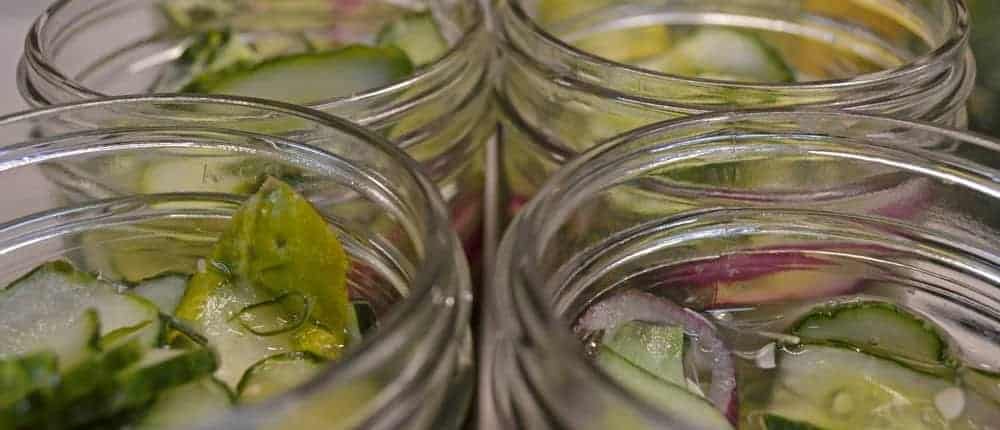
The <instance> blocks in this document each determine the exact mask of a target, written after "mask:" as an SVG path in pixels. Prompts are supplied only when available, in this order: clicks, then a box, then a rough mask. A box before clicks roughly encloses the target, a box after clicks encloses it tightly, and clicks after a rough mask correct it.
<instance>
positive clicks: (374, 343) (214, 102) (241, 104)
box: [0, 94, 471, 422]
mask: <svg viewBox="0 0 1000 430" xmlns="http://www.w3.org/2000/svg"><path fill="white" fill-rule="evenodd" d="M163 105H181V106H184V105H187V106H220V107H231V108H237V109H241V108H242V109H249V110H252V111H253V112H264V113H267V114H276V115H282V116H287V117H293V118H298V119H302V120H304V121H307V122H308V123H310V124H312V125H316V126H320V127H325V128H330V129H333V130H336V131H337V132H339V133H343V134H345V135H347V136H349V137H352V138H355V139H357V140H358V141H359V142H365V143H367V144H369V145H370V146H372V147H374V148H376V149H377V150H378V151H379V152H381V153H382V154H384V155H385V156H387V157H388V158H389V159H390V160H392V163H393V165H394V167H395V168H398V169H400V170H402V171H404V172H405V174H406V176H405V177H406V178H408V179H407V181H412V182H413V184H414V186H415V188H416V189H417V190H418V192H419V194H418V195H417V196H416V198H415V199H414V204H416V205H418V209H419V210H420V211H421V212H424V213H427V214H429V216H428V217H427V219H426V220H425V221H424V222H423V223H422V226H421V227H422V231H423V233H422V234H421V236H422V237H421V238H420V239H421V240H423V241H424V246H425V247H426V249H427V252H425V253H424V259H423V261H422V263H423V264H421V265H420V267H418V268H417V271H416V273H415V274H414V276H413V277H412V280H411V281H410V283H409V284H410V289H409V294H407V295H406V296H405V297H404V298H403V300H401V301H400V303H398V304H395V305H394V306H393V307H394V309H393V312H392V315H390V318H388V319H387V320H386V321H385V322H380V329H379V330H378V331H377V332H376V333H375V334H374V335H373V336H372V337H371V338H368V339H365V341H364V342H363V343H361V344H360V345H358V346H357V347H355V348H351V349H349V350H348V351H346V353H345V355H344V356H343V357H342V358H341V359H339V360H337V361H335V362H333V363H331V364H330V365H329V366H328V367H326V368H325V369H324V370H323V371H321V372H320V373H319V374H318V375H317V376H316V377H315V378H314V379H312V380H310V381H309V382H307V383H306V384H303V385H302V386H299V387H297V388H295V389H293V390H291V391H289V392H286V393H284V394H281V395H279V396H276V397H274V398H271V399H268V400H267V401H265V402H262V403H261V404H260V405H254V406H251V407H245V408H240V409H239V410H236V411H231V412H227V413H225V414H223V415H222V419H224V420H225V421H223V422H228V420H229V419H240V417H244V416H250V417H259V416H266V413H265V412H264V411H275V410H279V409H280V408H281V407H282V405H287V404H290V403H294V402H296V401H299V400H301V399H305V398H308V397H309V396H310V395H313V394H314V393H315V392H317V391H323V390H325V389H329V388H330V387H332V386H335V385H336V384H337V383H338V382H339V381H341V380H342V379H343V378H344V377H345V375H355V374H358V373H363V372H364V370H365V369H367V368H371V367H372V363H377V362H381V361H384V360H386V359H388V358H389V357H391V355H392V354H391V348H396V347H398V345H397V344H398V343H399V342H398V341H394V340H392V339H394V338H399V337H401V336H403V337H405V335H407V334H408V333H409V332H411V331H414V330H424V329H425V328H424V327H422V326H418V325H416V324H417V323H416V322H414V321H413V318H410V317H407V316H409V315H413V314H417V313H419V312H422V311H424V312H426V309H430V306H428V303H432V302H433V301H434V300H435V297H436V296H439V295H440V294H441V291H440V290H441V286H442V285H444V286H445V287H446V288H454V289H455V290H456V291H449V292H447V294H449V295H453V296H454V297H455V298H456V301H459V302H462V303H465V302H466V301H467V300H466V299H467V297H466V296H467V295H468V294H469V291H470V289H471V286H470V284H469V279H468V273H467V270H468V269H467V267H466V262H465V260H464V258H462V257H461V255H460V251H458V250H459V249H460V247H459V245H458V242H457V238H456V237H455V235H454V233H452V231H451V228H450V225H449V224H448V221H447V220H448V212H447V210H446V208H445V205H444V202H443V200H442V199H441V197H440V194H438V193H437V191H436V189H435V188H434V186H433V185H432V184H431V182H430V181H429V180H428V179H427V178H426V177H425V176H424V174H423V173H421V171H420V169H419V166H418V165H417V164H416V162H415V161H414V160H413V159H412V158H410V157H408V156H407V155H406V154H405V153H404V152H403V151H402V150H401V149H399V148H398V147H397V146H396V145H393V144H391V143H390V142H389V141H387V140H386V139H385V138H383V137H381V136H378V135H377V134H375V133H373V132H371V131H369V130H367V129H365V128H364V127H361V126H360V125H357V124H355V123H352V122H350V121H347V120H344V119H342V118H338V117H336V116H333V115H329V114H326V113H323V112H319V111H315V110H312V109H308V108H305V107H301V106H297V105H293V104H288V103H282V102H276V101H271V100H263V99H255V98H248V97H233V96H198V95H163V94H151V95H141V96H117V97H109V98H102V99H97V100H88V101H82V102H73V103H64V104H58V105H52V106H49V107H45V108H41V109H34V110H27V111H22V112H17V113H13V114H8V115H4V116H0V130H2V129H4V128H5V127H13V126H17V125H20V124H22V123H27V124H34V123H37V122H40V121H44V120H45V119H46V118H49V117H58V116H60V115H63V114H67V113H74V112H86V111H88V110H93V109H103V108H106V107H108V106H114V107H122V106H123V107H129V106H163ZM235 116H239V115H235ZM223 117H225V115H223ZM208 124H210V123H208ZM86 125H88V126H89V125H91V124H86ZM191 125H192V127H199V128H202V129H204V128H205V125H204V124H199V123H197V122H192V124H191ZM93 126H94V128H95V129H97V130H100V129H101V127H100V126H99V125H98V124H93ZM144 128H145V127H144V126H140V127H126V128H115V129H114V130H115V132H116V133H127V132H129V131H130V130H134V131H141V130H142V129H144ZM210 128H211V130H212V132H213V133H222V134H226V133H227V132H228V133H238V132H239V131H238V130H234V129H226V128H218V127H210ZM109 129H110V128H109ZM53 139H58V135H56V136H45V137H44V138H42V139H41V140H38V141H34V142H35V143H32V142H33V140H32V139H28V140H26V141H20V142H17V143H15V145H17V147H18V150H19V151H18V152H17V153H12V151H9V150H8V149H6V148H5V147H0V171H2V170H12V169H18V168H20V167H23V166H25V165H31V164H32V162H27V163H25V162H24V160H22V159H21V155H22V154H21V153H20V150H22V149H31V148H30V146H37V145H46V144H47V143H48V142H51V141H52V140H53ZM272 144H274V143H272ZM283 145H284V146H285V147H287V149H288V150H293V151H295V152H296V153H297V154H296V155H297V156H298V157H306V158H308V159H310V160H312V162H316V163H324V161H323V160H324V159H326V160H330V161H333V160H343V158H342V157H339V156H337V155H335V154H333V153H331V152H328V151H326V150H325V149H323V148H321V147H317V146H312V145H309V144H305V143H299V142H295V140H294V138H292V139H290V140H287V141H285V144H283ZM56 153H58V151H57V152H56ZM47 158H50V157H47ZM70 210H72V209H70ZM64 211H65V209H56V210H54V211H46V212H41V213H32V214H29V215H27V216H24V217H20V218H16V219H14V220H4V221H2V223H0V224H2V225H5V226H7V227H10V226H12V225H14V226H16V225H17V224H20V223H24V222H27V223H30V222H31V220H32V219H35V218H37V217H38V216H39V215H40V214H41V215H42V217H45V216H46V215H51V214H50V213H49V212H64ZM15 228H16V227H15ZM447 249H452V250H455V252H435V251H437V250H447ZM450 278H454V279H457V280H458V282H457V285H453V284H455V282H452V280H451V279H450ZM456 308H457V310H456V312H455V314H454V315H446V314H445V313H440V312H438V313H436V314H435V315H437V316H436V317H435V318H441V317H447V318H450V319H454V320H456V321H459V322H460V323H461V322H462V321H466V320H467V319H468V316H469V314H468V313H469V310H468V306H464V307H463V305H461V304H460V305H456ZM250 419H251V420H252V419H253V418H250Z"/></svg>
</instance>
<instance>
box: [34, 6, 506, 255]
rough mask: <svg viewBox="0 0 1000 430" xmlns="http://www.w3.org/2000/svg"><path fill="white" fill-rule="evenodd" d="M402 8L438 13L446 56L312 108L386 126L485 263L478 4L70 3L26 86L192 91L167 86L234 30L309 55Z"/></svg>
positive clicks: (65, 98)
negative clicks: (197, 49)
mask: <svg viewBox="0 0 1000 430" xmlns="http://www.w3.org/2000/svg"><path fill="white" fill-rule="evenodd" d="M389 10H392V11H394V12H387V11H389ZM399 10H401V11H402V12H399ZM397 12H398V13H400V14H403V15H404V16H409V15H408V14H427V15H426V16H428V17H430V19H433V22H434V23H433V25H434V26H436V28H437V29H439V30H440V33H441V36H442V37H443V38H444V41H443V42H444V43H446V44H447V47H446V52H445V53H444V54H442V55H441V56H439V57H437V58H434V59H423V61H422V62H421V63H422V64H419V65H415V68H414V69H413V71H412V73H410V74H409V75H407V76H405V77H404V78H402V79H400V80H398V81H397V82H394V83H391V84H386V85H380V86H377V87H374V88H368V89H365V90H361V91H358V92H354V93H352V94H350V95H347V96H335V95H327V96H324V94H322V89H317V91H318V92H320V93H318V94H316V99H318V101H316V102H312V103H308V104H306V106H307V107H310V108H313V109H317V110H320V111H323V112H326V113H330V114H333V115H336V116H339V117H343V118H347V119H349V120H352V121H354V122H357V123H360V124H361V125H363V126H365V127H368V128H370V129H372V130H375V131H376V132H377V133H379V134H381V135H383V136H385V137H388V138H389V140H391V141H393V142H395V143H396V144H397V145H398V146H400V147H401V148H403V149H404V150H405V151H406V152H407V153H409V154H410V155H411V156H413V157H414V158H416V159H417V161H418V162H420V164H421V165H422V168H423V169H424V172H425V173H426V174H427V176H428V177H430V179H431V180H432V181H433V182H434V183H435V184H437V186H438V189H439V190H440V191H441V192H442V194H443V195H444V196H445V201H446V202H447V203H448V205H449V207H450V211H451V216H452V219H453V221H454V222H453V224H454V227H455V228H456V230H458V232H459V236H460V237H461V238H462V240H463V243H464V244H465V247H466V248H467V250H468V251H469V253H470V260H471V261H477V259H478V254H479V252H480V248H481V236H482V234H483V232H482V223H483V218H484V213H483V196H484V186H485V185H484V177H485V167H486V164H485V158H486V143H487V141H488V140H489V139H490V138H491V137H492V136H493V134H494V132H495V129H496V127H495V120H494V113H493V109H492V102H491V94H490V91H489V89H488V88H489V87H490V85H489V84H490V82H489V78H488V75H489V69H490V62H491V55H490V54H491V53H492V50H491V47H492V41H491V36H490V34H489V33H488V32H487V30H486V26H485V25H484V19H485V18H484V11H483V10H482V8H481V7H480V5H479V3H478V2H475V1H444V0H441V1H439V0H428V1H407V2H396V1H388V0H386V1H380V0H364V1H340V0H336V1H326V0H306V1H299V2H283V1H277V0H224V1H217V2H202V1H190V0H141V1H134V0H114V1H102V0H67V1H61V2H57V3H56V4H55V5H53V6H52V7H51V8H49V9H48V10H47V11H46V12H45V13H44V14H43V15H42V16H41V17H39V18H38V20H37V21H36V22H35V24H34V26H33V27H32V28H31V30H30V32H29V34H28V36H27V40H26V45H25V52H24V56H23V58H22V61H21V64H20V67H19V73H18V74H19V77H18V81H19V86H20V90H21V93H22V95H23V97H24V99H25V100H27V102H28V103H29V104H30V105H32V106H36V107H40V106H47V105H53V104H59V103H65V102H73V101H78V100H82V99H90V98H95V97H105V96H117V95H126V94H147V93H151V92H161V91H163V90H164V89H167V90H168V91H169V92H175V91H182V90H183V89H177V88H172V87H171V85H169V84H166V85H164V84H163V82H164V81H169V80H170V79H168V78H169V77H171V76H174V75H173V74H175V73H176V70H178V69H183V68H184V67H185V64H186V63H185V62H188V61H191V57H192V56H195V57H197V56H198V55H200V54H197V53H194V54H191V53H187V52H186V51H187V49H188V48H189V47H191V46H193V45H197V44H199V43H204V39H201V38H204V37H213V36H216V35H218V34H223V35H224V36H219V39H220V40H230V39H227V37H231V38H233V39H236V40H240V41H243V42H245V43H246V45H247V46H251V47H253V49H254V50H255V52H259V53H261V54H260V55H273V54H275V53H279V54H281V55H286V54H295V53H299V52H308V51H310V50H311V49H314V48H315V47H316V46H320V45H322V46H326V45H329V44H333V43H364V44H371V43H374V42H373V40H374V39H375V38H376V37H377V34H376V33H377V32H378V31H379V28H380V27H379V24H380V23H382V21H383V20H384V18H385V17H387V16H395V15H392V14H397ZM213 31H214V32H216V33H213ZM219 32H223V33H219ZM206 35H207V36H206ZM218 43H226V42H224V41H220V42H218ZM199 46H200V45H199ZM232 49H234V50H241V52H242V50H244V49H247V48H246V46H243V45H239V48H232ZM324 49H325V48H324ZM219 55H228V54H226V53H225V52H223V54H219ZM233 55H235V54H233ZM199 58H200V57H199ZM373 73H374V72H373ZM355 78H356V79H362V77H360V76H356V77H355ZM277 79H278V80H279V81H278V82H279V84H280V79H281V77H280V76H279V77H278V78H277ZM290 80H291V81H294V80H295V78H294V77H292V78H290ZM293 83H294V82H288V86H292V85H291V84H293ZM249 95H253V94H249Z"/></svg>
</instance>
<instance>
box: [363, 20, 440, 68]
mask: <svg viewBox="0 0 1000 430" xmlns="http://www.w3.org/2000/svg"><path fill="white" fill-rule="evenodd" d="M378 44H379V46H395V47H397V48H399V49H402V50H403V52H405V53H406V55H407V56H408V57H410V60H412V61H413V64H414V65H416V66H423V65H425V64H428V63H431V62H433V61H434V60H437V59H438V58H440V57H441V56H442V55H444V54H445V53H446V52H448V41H447V40H445V39H444V36H443V35H442V34H441V30H440V29H438V26H437V23H436V22H435V21H434V16H433V15H431V14H430V12H424V13H418V14H413V15H409V16H404V17H401V18H399V19H397V20H395V21H392V22H390V23H389V24H386V26H385V28H383V29H382V31H381V32H379V35H378Z"/></svg>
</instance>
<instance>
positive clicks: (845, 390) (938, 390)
mask: <svg viewBox="0 0 1000 430" xmlns="http://www.w3.org/2000/svg"><path fill="white" fill-rule="evenodd" d="M955 390H960V388H957V387H955V386H954V385H953V384H951V383H950V382H949V381H947V380H945V379H940V378H937V377H934V376H932V375H927V374H924V373H920V372H917V371H914V370H911V369H909V368H907V367H905V366H901V365H900V364H899V363H897V362H895V361H891V360H886V359H883V358H879V357H876V356H873V355H869V354H865V353H862V352H856V351H854V350H850V349H844V348H836V347H828V346H820V345H810V346H805V347H803V348H801V349H800V350H795V351H783V352H782V353H781V355H780V356H779V357H778V376H777V380H776V383H775V389H774V392H773V393H772V397H771V399H770V405H769V406H768V408H767V411H766V413H767V414H771V415H776V416H780V417H782V418H784V419H786V420H791V421H798V422H803V423H808V424H810V425H813V426H816V427H821V428H828V429H856V428H880V429H946V428H953V427H960V428H961V427H964V426H960V425H958V424H959V423H964V422H973V423H975V422H979V423H980V424H985V423H986V422H988V421H978V420H980V419H982V418H983V417H974V416H968V415H966V414H965V412H966V411H965V410H963V409H962V408H961V405H960V406H959V409H958V411H957V412H956V411H955V410H954V408H949V409H951V410H942V409H940V408H939V406H938V404H939V403H940V402H939V401H937V400H938V399H939V398H938V396H942V395H948V394H949V393H952V392H954V391H955ZM959 393H961V391H959ZM960 395H961V394H960ZM973 428H975V427H973Z"/></svg>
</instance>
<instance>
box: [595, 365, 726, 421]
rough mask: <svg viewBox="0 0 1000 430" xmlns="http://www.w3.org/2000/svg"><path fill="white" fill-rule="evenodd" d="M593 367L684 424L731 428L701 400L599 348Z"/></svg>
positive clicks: (709, 404) (716, 410) (713, 408)
mask: <svg viewBox="0 0 1000 430" xmlns="http://www.w3.org/2000/svg"><path fill="white" fill-rule="evenodd" d="M597 364H598V365H599V366H600V367H601V369H603V370H604V371H605V372H607V373H608V375H609V376H611V378H612V379H614V380H615V381H617V382H618V383H620V384H622V385H623V386H624V387H625V388H627V389H628V390H629V391H631V392H633V393H635V394H636V395H637V396H639V397H641V398H643V399H645V400H646V401H648V402H650V403H652V404H655V405H657V406H659V407H661V408H663V410H664V411H666V412H668V413H670V414H674V415H676V416H679V417H684V418H685V420H686V421H688V422H692V423H699V424H704V426H705V428H716V429H731V428H733V427H732V425H731V424H730V423H729V421H728V420H727V419H726V417H724V416H723V415H722V413H720V412H719V410H718V409H716V408H715V407H713V406H712V404H711V403H709V402H707V401H706V400H705V399H702V398H701V397H698V396H697V395H694V394H692V393H690V392H688V390H687V389H685V388H682V387H680V386H677V385H674V384H671V383H669V382H666V381H663V380H661V379H660V378H658V377H656V375H653V374H652V373H649V372H646V371H645V370H642V369H640V368H638V367H636V366H634V365H632V363H629V362H628V360H625V359H624V358H622V357H621V356H620V355H618V354H616V353H615V352H614V351H611V350H610V349H607V348H604V347H601V349H600V350H599V352H598V353H597Z"/></svg>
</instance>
